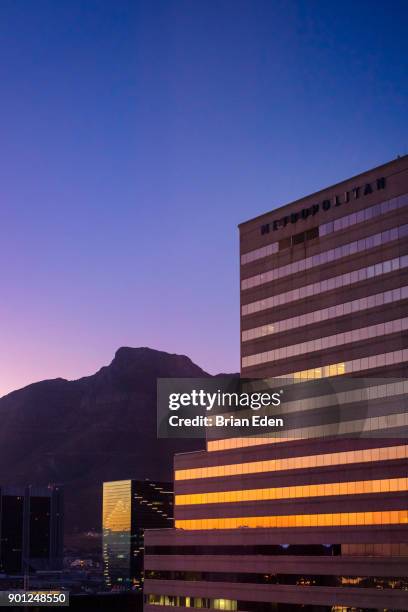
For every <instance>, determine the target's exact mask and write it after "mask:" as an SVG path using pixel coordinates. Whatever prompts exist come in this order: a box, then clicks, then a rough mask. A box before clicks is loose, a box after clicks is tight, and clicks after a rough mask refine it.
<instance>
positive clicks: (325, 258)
mask: <svg viewBox="0 0 408 612" xmlns="http://www.w3.org/2000/svg"><path fill="white" fill-rule="evenodd" d="M406 236H408V224H405V225H399V226H397V227H393V228H391V229H388V230H385V231H383V232H378V233H377V234H373V235H371V236H367V237H366V238H361V239H360V240H354V241H353V242H349V243H347V244H343V245H342V246H338V247H335V248H333V249H330V250H328V251H323V252H321V253H318V254H316V255H311V256H310V257H305V258H304V259H299V260H298V261H295V262H292V263H289V264H286V265H285V266H280V267H278V268H272V269H271V270H268V271H267V272H262V273H260V274H255V275H254V276H250V277H248V278H245V279H243V280H242V281H241V290H242V291H245V290H247V289H253V288H254V287H259V286H260V285H265V284H267V283H270V282H272V281H276V280H278V279H280V278H284V277H285V276H291V275H292V274H299V273H303V272H306V271H307V270H311V269H312V268H316V267H318V266H323V265H326V264H329V263H332V262H334V261H338V260H340V259H343V258H345V257H349V256H351V255H355V254H356V253H363V252H364V251H369V250H371V249H374V248H376V247H379V246H382V245H384V244H387V243H389V242H393V241H394V240H401V239H402V238H404V237H406Z"/></svg>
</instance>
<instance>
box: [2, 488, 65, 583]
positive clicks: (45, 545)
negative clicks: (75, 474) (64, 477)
mask: <svg viewBox="0 0 408 612" xmlns="http://www.w3.org/2000/svg"><path fill="white" fill-rule="evenodd" d="M0 544H1V546H0V572H1V573H3V574H6V575H22V574H25V573H31V572H35V571H38V570H59V569H62V561H63V492H62V489H61V487H57V486H50V487H0Z"/></svg>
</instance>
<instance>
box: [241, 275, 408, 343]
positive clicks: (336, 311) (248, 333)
mask: <svg viewBox="0 0 408 612" xmlns="http://www.w3.org/2000/svg"><path fill="white" fill-rule="evenodd" d="M407 298H408V286H406V287H399V288H398V289H391V290H390V291H383V292H382V293H376V294H375V295H368V296H365V297H362V298H359V299H356V300H351V301H350V302H344V303H343V304H336V305H335V306H329V307H328V308H322V309H321V310H314V311H312V312H308V313H306V314H302V315H298V316H296V317H290V318H289V319H283V320H282V321H275V322H274V323H268V324H267V325H261V326H260V327H253V328H252V329H247V330H245V331H243V332H242V341H243V342H247V341H248V340H255V339H256V338H262V337H264V336H269V335H271V334H279V333H281V332H286V331H289V330H290V329H299V327H305V326H306V325H313V324H314V323H321V322H322V321H327V320H329V319H335V318H337V317H343V316H345V315H349V314H353V313H355V312H359V311H362V310H369V309H370V308H376V307H377V306H384V305H385V304H391V303H393V302H398V301H399V300H405V299H407Z"/></svg>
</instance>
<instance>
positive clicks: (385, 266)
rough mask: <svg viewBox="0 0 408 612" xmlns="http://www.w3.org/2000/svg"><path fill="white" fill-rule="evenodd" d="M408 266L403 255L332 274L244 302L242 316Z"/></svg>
mask: <svg viewBox="0 0 408 612" xmlns="http://www.w3.org/2000/svg"><path fill="white" fill-rule="evenodd" d="M407 267H408V255H404V256H402V257H395V258H394V259H388V260H387V261H382V262H379V263H377V264H373V265H371V266H367V267H365V268H360V269H359V270H354V271H353V272H346V273H344V274H339V275H338V276H332V277H331V278H328V279H326V280H322V281H317V282H316V283H311V284H310V285H304V286H303V287H299V288H298V289H291V290H290V291H285V292H284V293H278V294H277V295H271V296H270V297H267V298H264V299H263V300H257V301H255V302H250V303H249V304H244V305H243V306H242V316H244V317H245V316H247V315H251V314H254V313H256V312H259V311H261V310H267V309H268V308H275V307H277V306H283V305H284V304H288V303H289V302H296V301H298V300H303V299H304V298H308V297H312V296H314V295H320V294H321V293H325V292H326V291H332V290H333V289H341V288H343V287H348V286H349V285H353V284H354V283H361V282H363V281H365V280H368V279H370V278H374V277H377V276H381V275H382V274H389V273H390V272H396V271H397V270H402V269H403V268H407Z"/></svg>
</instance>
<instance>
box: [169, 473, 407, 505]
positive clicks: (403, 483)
mask: <svg viewBox="0 0 408 612" xmlns="http://www.w3.org/2000/svg"><path fill="white" fill-rule="evenodd" d="M396 491H408V478H385V479H382V480H360V481H354V482H353V481H352V482H350V481H348V482H332V483H324V484H306V485H298V486H290V487H275V488H267V489H246V490H239V491H219V492H213V493H190V494H187V495H176V496H175V504H176V506H184V505H199V504H204V505H205V504H227V503H239V502H246V501H260V500H275V499H294V498H304V497H326V496H333V495H364V494H371V493H392V492H396Z"/></svg>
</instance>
